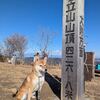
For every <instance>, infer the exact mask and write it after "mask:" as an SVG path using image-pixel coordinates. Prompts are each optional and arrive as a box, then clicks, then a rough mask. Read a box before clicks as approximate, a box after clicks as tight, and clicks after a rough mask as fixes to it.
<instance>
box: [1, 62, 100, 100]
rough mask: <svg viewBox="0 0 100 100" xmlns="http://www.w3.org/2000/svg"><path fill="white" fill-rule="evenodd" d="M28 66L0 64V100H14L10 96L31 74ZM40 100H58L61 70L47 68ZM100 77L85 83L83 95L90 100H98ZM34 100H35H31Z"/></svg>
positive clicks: (99, 99) (99, 97)
mask: <svg viewBox="0 0 100 100" xmlns="http://www.w3.org/2000/svg"><path fill="white" fill-rule="evenodd" d="M31 67H32V66H30V65H11V64H7V63H0V100H15V98H12V94H13V93H15V92H16V90H17V89H18V88H19V87H20V85H21V84H22V82H23V80H24V79H25V77H26V76H27V75H28V73H30V72H31ZM45 80H46V81H45V84H44V85H43V88H42V91H41V94H40V97H41V100H60V90H61V84H60V81H61V69H60V68H58V67H55V68H54V67H53V68H51V67H48V71H47V73H46V78H45ZM99 80H100V77H96V78H95V79H93V80H92V81H91V82H85V83H86V84H85V94H86V96H87V97H89V98H90V100H100V81H99ZM32 100H35V99H32Z"/></svg>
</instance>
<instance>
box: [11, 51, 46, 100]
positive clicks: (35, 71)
mask: <svg viewBox="0 0 100 100" xmlns="http://www.w3.org/2000/svg"><path fill="white" fill-rule="evenodd" d="M46 62H47V56H45V57H44V58H43V59H39V54H38V53H37V54H36V55H35V57H34V63H33V66H32V72H31V73H30V74H29V75H28V76H27V77H26V79H25V80H24V82H23V83H22V85H21V87H20V88H19V90H18V91H17V92H16V94H14V95H13V97H16V99H17V100H30V99H31V97H32V93H34V92H36V91H41V88H42V86H43V83H44V77H45V69H46Z"/></svg>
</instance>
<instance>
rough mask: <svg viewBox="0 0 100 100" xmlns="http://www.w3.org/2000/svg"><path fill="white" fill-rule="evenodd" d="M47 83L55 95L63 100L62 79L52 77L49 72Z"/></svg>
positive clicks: (46, 78) (46, 75)
mask: <svg viewBox="0 0 100 100" xmlns="http://www.w3.org/2000/svg"><path fill="white" fill-rule="evenodd" d="M45 81H46V82H47V83H48V84H49V86H50V88H51V90H52V91H53V93H54V94H55V95H56V96H57V97H58V98H59V99H61V78H59V77H58V76H55V75H54V76H52V75H50V74H49V73H48V72H46V73H45Z"/></svg>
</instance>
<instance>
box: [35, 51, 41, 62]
mask: <svg viewBox="0 0 100 100" xmlns="http://www.w3.org/2000/svg"><path fill="white" fill-rule="evenodd" d="M39 59H40V57H39V53H38V52H37V53H36V54H35V55H34V62H37V61H39Z"/></svg>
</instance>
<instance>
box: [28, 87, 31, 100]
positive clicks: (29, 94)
mask: <svg viewBox="0 0 100 100" xmlns="http://www.w3.org/2000/svg"><path fill="white" fill-rule="evenodd" d="M30 98H31V89H30V88H29V90H28V100H30Z"/></svg>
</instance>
